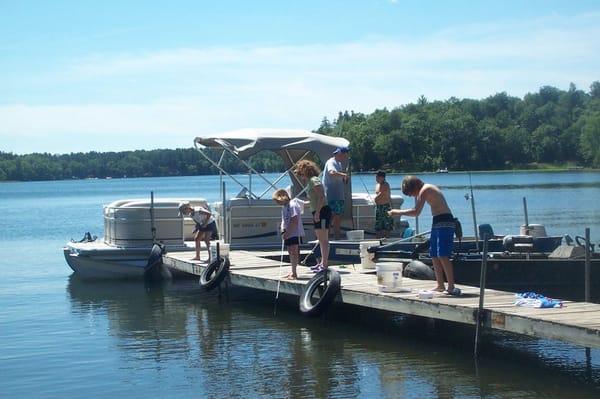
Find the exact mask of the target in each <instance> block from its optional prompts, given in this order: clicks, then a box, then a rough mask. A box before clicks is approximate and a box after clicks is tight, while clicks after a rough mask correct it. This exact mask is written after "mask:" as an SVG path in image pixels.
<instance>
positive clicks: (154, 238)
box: [150, 191, 156, 243]
mask: <svg viewBox="0 0 600 399" xmlns="http://www.w3.org/2000/svg"><path fill="white" fill-rule="evenodd" d="M150 231H152V242H153V243H154V242H155V241H156V227H155V226H154V191H150Z"/></svg>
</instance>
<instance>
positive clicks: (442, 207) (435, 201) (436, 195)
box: [417, 183, 452, 216]
mask: <svg viewBox="0 0 600 399" xmlns="http://www.w3.org/2000/svg"><path fill="white" fill-rule="evenodd" d="M420 201H425V202H427V203H428V204H429V206H430V207H431V215H432V216H437V215H441V214H443V213H452V212H450V207H448V203H447V202H446V199H445V198H444V194H442V191H441V190H440V189H439V187H437V186H434V185H433V184H428V183H427V184H424V185H423V187H422V188H421V190H420V191H419V194H418V195H417V203H419V202H420Z"/></svg>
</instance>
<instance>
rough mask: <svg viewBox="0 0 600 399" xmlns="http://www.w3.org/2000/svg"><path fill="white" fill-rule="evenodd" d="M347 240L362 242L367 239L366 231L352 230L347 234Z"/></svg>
mask: <svg viewBox="0 0 600 399" xmlns="http://www.w3.org/2000/svg"><path fill="white" fill-rule="evenodd" d="M346 238H348V241H360V240H364V239H365V231H364V230H350V231H347V232H346Z"/></svg>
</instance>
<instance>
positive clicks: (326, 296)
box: [300, 269, 342, 316]
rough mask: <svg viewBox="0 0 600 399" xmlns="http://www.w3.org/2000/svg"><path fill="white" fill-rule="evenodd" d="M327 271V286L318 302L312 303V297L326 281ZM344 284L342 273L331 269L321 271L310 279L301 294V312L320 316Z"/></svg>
mask: <svg viewBox="0 0 600 399" xmlns="http://www.w3.org/2000/svg"><path fill="white" fill-rule="evenodd" d="M325 273H327V287H326V288H325V291H324V292H323V293H322V295H321V296H320V297H319V299H318V300H317V302H316V303H314V304H313V303H312V301H311V299H312V296H313V295H314V293H315V291H317V289H319V288H320V287H321V286H322V285H323V284H324V283H325ZM341 285H342V278H341V277H340V274H339V273H338V272H337V271H335V270H331V269H327V270H326V271H323V272H319V273H317V274H315V275H314V277H313V278H311V279H310V280H309V281H308V284H306V285H305V286H304V288H303V289H302V294H301V295H300V312H302V314H304V315H306V316H319V315H321V314H322V313H323V312H324V311H325V310H327V308H328V307H329V305H331V303H332V302H333V300H334V299H335V297H336V296H337V294H338V292H340V288H341Z"/></svg>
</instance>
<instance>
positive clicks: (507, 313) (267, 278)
mask: <svg viewBox="0 0 600 399" xmlns="http://www.w3.org/2000/svg"><path fill="white" fill-rule="evenodd" d="M277 256H279V252H261V251H242V250H236V251H231V252H230V254H229V259H230V263H231V267H230V272H229V278H230V281H231V283H232V284H233V285H237V286H243V287H250V288H255V289H260V290H267V291H272V292H276V291H277V289H278V288H277V287H278V285H279V291H280V292H281V293H286V294H291V295H296V296H300V294H301V292H302V288H303V286H304V285H305V284H306V283H307V282H308V280H309V279H310V278H311V277H312V276H314V274H312V273H310V269H309V268H307V267H304V266H299V267H298V274H299V279H298V280H294V281H290V280H285V279H280V278H279V277H280V261H279V260H273V258H276V257H277ZM192 257H193V253H192V252H178V253H169V254H166V255H164V256H163V263H164V264H165V265H167V266H169V267H171V268H174V269H176V270H179V271H183V272H186V273H190V274H193V275H200V274H201V272H202V270H203V268H204V267H206V264H201V263H199V262H194V261H191V260H190V258H192ZM267 257H270V258H271V259H269V258H267ZM289 267H290V266H289V264H287V263H284V265H283V270H282V271H281V275H285V274H287V273H288V272H289ZM333 268H334V269H336V270H338V271H339V272H340V275H341V278H342V286H341V291H340V294H338V296H337V298H336V301H340V302H342V303H346V304H352V305H357V306H362V307H367V308H374V309H380V310H385V311H389V312H394V313H401V314H407V315H415V316H422V317H428V318H433V319H440V320H448V321H453V322H458V323H465V324H471V325H475V324H476V312H477V309H478V307H479V287H470V286H464V285H458V287H460V288H461V290H462V293H463V294H462V295H461V296H459V297H456V296H449V295H446V294H442V293H439V294H437V293H436V295H435V296H434V297H433V298H432V299H420V298H419V296H418V292H419V291H421V290H429V289H431V288H432V287H433V286H434V284H435V282H433V281H430V280H413V279H409V278H406V277H404V278H403V281H402V287H403V288H406V289H407V292H399V293H384V292H380V290H379V287H378V286H377V277H376V276H375V274H373V273H371V274H368V273H362V272H360V271H359V268H360V265H356V267H355V266H354V265H341V266H339V265H338V266H333ZM409 290H410V291H409ZM484 299H485V305H484V309H485V310H484V324H483V325H484V326H485V327H487V328H492V329H496V330H500V331H508V332H512V333H516V334H522V335H527V336H532V337H538V338H548V339H555V340H561V341H566V342H570V343H573V344H577V345H581V346H584V347H591V348H600V304H594V303H586V302H571V301H563V303H564V306H563V307H562V308H547V309H538V308H527V307H519V306H515V305H514V302H515V295H514V293H510V292H504V291H497V290H491V289H487V290H486V291H485V297H484Z"/></svg>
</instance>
